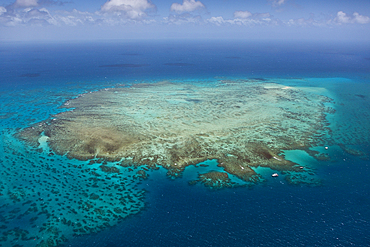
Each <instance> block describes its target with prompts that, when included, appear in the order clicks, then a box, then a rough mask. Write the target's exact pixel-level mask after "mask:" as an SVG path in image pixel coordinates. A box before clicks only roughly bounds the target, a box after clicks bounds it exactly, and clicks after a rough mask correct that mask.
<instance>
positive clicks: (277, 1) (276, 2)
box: [269, 0, 286, 7]
mask: <svg viewBox="0 0 370 247" xmlns="http://www.w3.org/2000/svg"><path fill="white" fill-rule="evenodd" d="M269 2H271V5H272V6H273V7H280V6H281V5H283V4H285V3H286V0H269Z"/></svg>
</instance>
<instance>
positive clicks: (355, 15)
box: [334, 11, 370, 24]
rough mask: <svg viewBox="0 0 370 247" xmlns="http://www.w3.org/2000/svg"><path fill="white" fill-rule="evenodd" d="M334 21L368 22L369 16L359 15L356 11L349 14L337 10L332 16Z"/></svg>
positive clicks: (343, 22)
mask: <svg viewBox="0 0 370 247" xmlns="http://www.w3.org/2000/svg"><path fill="white" fill-rule="evenodd" d="M334 22H336V23H338V24H351V23H358V24H367V23H370V17H368V16H364V15H360V14H359V13H357V12H354V13H353V16H349V15H347V14H346V13H344V12H343V11H338V13H337V16H336V17H335V18H334Z"/></svg>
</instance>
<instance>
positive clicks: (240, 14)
mask: <svg viewBox="0 0 370 247" xmlns="http://www.w3.org/2000/svg"><path fill="white" fill-rule="evenodd" d="M251 16H252V13H251V12H249V11H235V12H234V18H241V19H245V18H249V17H251Z"/></svg>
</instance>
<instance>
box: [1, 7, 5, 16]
mask: <svg viewBox="0 0 370 247" xmlns="http://www.w3.org/2000/svg"><path fill="white" fill-rule="evenodd" d="M4 13H6V8H4V7H2V6H0V15H2V14H4Z"/></svg>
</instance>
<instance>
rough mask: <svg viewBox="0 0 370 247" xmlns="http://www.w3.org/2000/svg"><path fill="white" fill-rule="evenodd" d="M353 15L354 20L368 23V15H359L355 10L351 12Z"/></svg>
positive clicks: (369, 19) (369, 20) (369, 21)
mask: <svg viewBox="0 0 370 247" xmlns="http://www.w3.org/2000/svg"><path fill="white" fill-rule="evenodd" d="M353 16H354V20H355V22H357V23H360V24H367V23H370V17H368V16H363V15H360V14H359V13H357V12H355V13H353Z"/></svg>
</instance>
